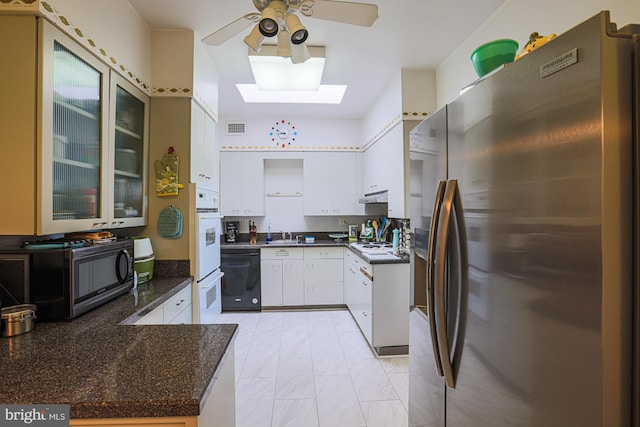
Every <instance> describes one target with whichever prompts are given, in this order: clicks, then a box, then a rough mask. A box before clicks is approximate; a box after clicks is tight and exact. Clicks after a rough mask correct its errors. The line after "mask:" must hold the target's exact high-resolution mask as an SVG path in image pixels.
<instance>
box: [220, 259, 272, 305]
mask: <svg viewBox="0 0 640 427" xmlns="http://www.w3.org/2000/svg"><path fill="white" fill-rule="evenodd" d="M220 269H221V270H222V271H223V272H224V276H222V290H221V293H222V311H260V310H261V309H262V299H261V297H260V249H240V248H225V247H222V248H221V251H220Z"/></svg>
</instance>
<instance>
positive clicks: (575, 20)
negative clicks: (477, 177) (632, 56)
mask: <svg viewBox="0 0 640 427" xmlns="http://www.w3.org/2000/svg"><path fill="white" fill-rule="evenodd" d="M601 10H609V11H611V21H612V22H615V23H616V24H618V27H623V26H624V25H627V24H629V23H640V1H638V0H586V1H585V0H562V1H557V0H538V1H536V2H535V3H531V2H525V1H522V0H507V1H506V2H505V3H504V5H502V6H501V7H500V8H499V9H498V10H497V11H496V12H495V13H494V14H493V15H492V16H491V17H490V18H489V19H488V20H487V22H485V23H484V24H483V25H482V27H480V28H479V29H478V30H477V31H476V32H475V33H474V34H472V36H471V37H470V38H469V39H467V40H466V41H465V42H464V43H463V44H462V45H461V46H459V47H458V49H456V50H455V51H454V52H453V53H452V54H451V55H450V56H449V57H448V58H447V59H446V60H445V61H444V62H443V63H442V64H441V65H440V66H439V67H438V68H437V70H436V79H437V94H438V107H441V106H443V105H445V104H447V103H449V102H451V101H453V100H454V99H455V98H457V97H458V95H459V93H460V89H461V88H463V87H464V86H466V85H468V84H469V83H471V82H473V81H474V80H476V79H477V78H478V76H477V75H476V73H475V71H474V69H473V65H472V64H471V60H470V59H469V57H470V56H471V53H472V52H473V50H474V49H475V48H476V47H478V46H479V45H481V44H483V43H486V42H487V41H490V40H494V39H500V38H510V39H514V40H517V41H518V44H519V47H518V49H520V48H522V46H524V44H526V42H527V40H529V34H530V33H532V32H534V31H536V32H538V33H540V34H542V35H547V34H549V33H556V34H558V35H559V34H562V33H564V32H566V31H567V30H569V29H571V28H573V27H575V26H576V25H578V24H579V23H581V22H583V21H584V20H586V19H588V18H590V17H591V16H593V15H595V14H597V13H598V12H600V11H601Z"/></svg>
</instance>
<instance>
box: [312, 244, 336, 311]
mask: <svg viewBox="0 0 640 427" xmlns="http://www.w3.org/2000/svg"><path fill="white" fill-rule="evenodd" d="M343 265H344V248H342V247H335V248H331V247H319V248H304V303H305V305H335V304H344V277H343V270H344V267H343Z"/></svg>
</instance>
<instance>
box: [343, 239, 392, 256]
mask: <svg viewBox="0 0 640 427" xmlns="http://www.w3.org/2000/svg"><path fill="white" fill-rule="evenodd" d="M350 246H351V247H352V248H353V249H355V250H357V251H358V252H360V253H361V254H363V255H365V256H366V257H367V258H369V259H371V260H393V259H398V257H397V256H395V255H393V253H392V252H393V247H392V245H391V243H389V242H359V243H351V245H350Z"/></svg>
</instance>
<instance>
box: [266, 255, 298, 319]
mask: <svg viewBox="0 0 640 427" xmlns="http://www.w3.org/2000/svg"><path fill="white" fill-rule="evenodd" d="M302 260H303V251H302V248H262V249H261V250H260V275H261V276H260V284H261V297H262V305H263V306H264V307H279V306H299V305H303V304H304V302H305V299H304V283H303V272H302Z"/></svg>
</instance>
